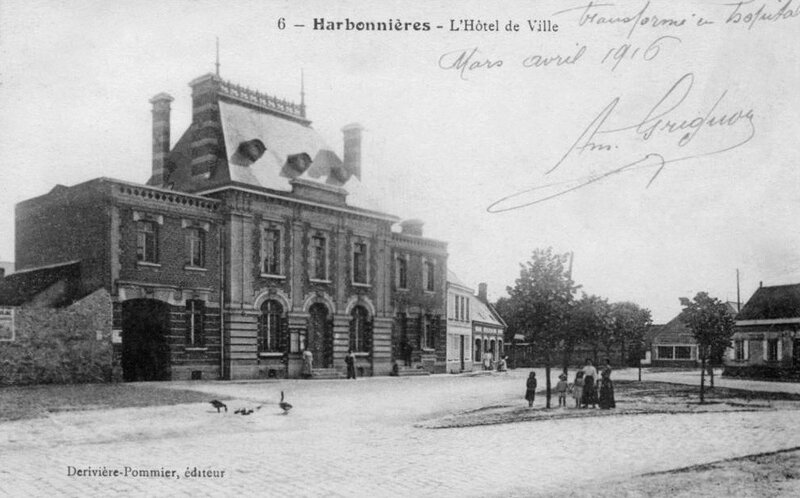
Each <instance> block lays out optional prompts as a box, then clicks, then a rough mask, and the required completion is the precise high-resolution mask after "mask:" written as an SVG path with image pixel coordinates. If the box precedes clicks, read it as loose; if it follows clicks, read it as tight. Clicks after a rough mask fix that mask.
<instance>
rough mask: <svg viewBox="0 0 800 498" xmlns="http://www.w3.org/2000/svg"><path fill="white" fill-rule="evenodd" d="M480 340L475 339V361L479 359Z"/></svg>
mask: <svg viewBox="0 0 800 498" xmlns="http://www.w3.org/2000/svg"><path fill="white" fill-rule="evenodd" d="M482 349H483V348H481V340H480V339H475V361H481V350H482Z"/></svg>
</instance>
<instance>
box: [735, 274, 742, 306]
mask: <svg viewBox="0 0 800 498" xmlns="http://www.w3.org/2000/svg"><path fill="white" fill-rule="evenodd" d="M740 311H742V298H741V296H740V294H739V269H738V268H737V269H736V312H737V313H739V312H740Z"/></svg>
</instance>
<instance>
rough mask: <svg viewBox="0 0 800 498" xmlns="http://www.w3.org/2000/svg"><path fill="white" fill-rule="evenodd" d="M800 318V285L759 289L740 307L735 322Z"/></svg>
mask: <svg viewBox="0 0 800 498" xmlns="http://www.w3.org/2000/svg"><path fill="white" fill-rule="evenodd" d="M798 317H800V284H791V285H775V286H770V287H759V288H758V290H756V292H755V293H754V294H753V296H752V297H751V298H750V299H749V300H748V301H747V303H745V305H744V306H743V307H742V311H741V312H740V313H739V314H738V315H737V317H736V319H737V320H773V319H781V318H798Z"/></svg>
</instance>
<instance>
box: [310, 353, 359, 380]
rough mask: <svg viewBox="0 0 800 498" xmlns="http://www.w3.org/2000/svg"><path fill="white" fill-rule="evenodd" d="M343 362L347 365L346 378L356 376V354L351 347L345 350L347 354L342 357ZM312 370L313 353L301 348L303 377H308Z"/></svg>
mask: <svg viewBox="0 0 800 498" xmlns="http://www.w3.org/2000/svg"><path fill="white" fill-rule="evenodd" d="M344 363H345V365H347V378H348V379H355V378H356V354H355V353H353V350H352V349H348V350H347V356H345V357H344ZM313 372H314V355H313V354H312V353H311V351H309V350H308V349H304V350H303V377H304V378H306V379H310V378H311V376H312V375H313Z"/></svg>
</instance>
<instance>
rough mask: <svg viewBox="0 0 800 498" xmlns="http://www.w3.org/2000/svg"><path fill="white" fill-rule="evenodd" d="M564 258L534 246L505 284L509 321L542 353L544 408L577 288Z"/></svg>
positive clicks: (566, 257)
mask: <svg viewBox="0 0 800 498" xmlns="http://www.w3.org/2000/svg"><path fill="white" fill-rule="evenodd" d="M568 259H569V255H568V254H557V253H554V252H553V249H552V248H547V249H536V250H535V251H533V254H532V256H531V259H530V260H529V261H527V262H526V263H523V264H520V272H519V278H518V279H517V280H516V282H515V284H514V286H513V287H508V288H507V291H508V295H509V296H510V297H509V303H508V304H509V309H510V315H509V316H508V322H509V324H510V325H511V326H513V327H514V328H515V330H517V331H519V332H521V333H523V334H525V338H526V339H527V340H528V341H529V342H531V343H533V344H534V345H535V346H536V348H537V349H541V351H542V352H543V354H544V360H545V377H546V379H545V380H546V386H547V405H546V406H547V408H550V394H551V385H550V368H551V364H552V358H553V354H554V353H555V351H556V350H557V349H558V348H559V347H560V346H561V345H562V344H563V342H564V339H565V337H567V336H568V334H569V330H568V327H567V322H568V318H569V311H570V304H571V302H572V299H573V294H574V293H575V290H576V289H577V287H575V285H574V284H573V282H572V278H571V277H570V275H569V272H568V271H567V269H566V268H565V263H566V262H567V261H568Z"/></svg>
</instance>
